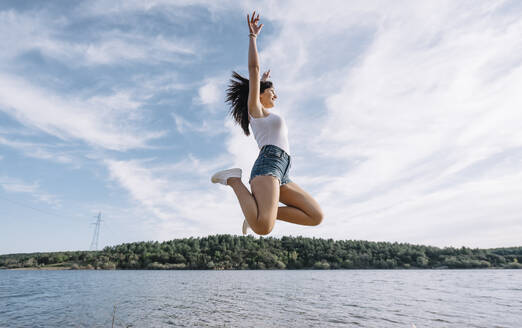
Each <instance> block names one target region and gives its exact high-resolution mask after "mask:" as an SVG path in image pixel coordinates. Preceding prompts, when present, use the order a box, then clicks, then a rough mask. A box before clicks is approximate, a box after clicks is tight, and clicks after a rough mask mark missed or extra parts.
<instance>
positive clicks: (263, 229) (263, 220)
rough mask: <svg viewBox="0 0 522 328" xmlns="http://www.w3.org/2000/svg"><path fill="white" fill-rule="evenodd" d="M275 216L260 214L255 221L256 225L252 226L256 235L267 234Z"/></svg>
mask: <svg viewBox="0 0 522 328" xmlns="http://www.w3.org/2000/svg"><path fill="white" fill-rule="evenodd" d="M274 224H275V218H271V217H269V216H265V215H261V216H260V217H259V218H258V219H257V222H256V226H255V227H252V230H254V232H255V233H257V234H258V235H268V234H269V233H270V232H271V231H272V229H274Z"/></svg>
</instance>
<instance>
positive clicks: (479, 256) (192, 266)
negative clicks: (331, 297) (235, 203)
mask: <svg viewBox="0 0 522 328" xmlns="http://www.w3.org/2000/svg"><path fill="white" fill-rule="evenodd" d="M494 268H498V269H522V247H521V246H516V247H503V248H491V249H479V248H468V247H460V248H455V247H445V248H440V247H434V246H425V245H413V244H408V243H397V242H394V243H391V242H373V241H365V240H333V239H323V238H307V237H300V236H299V237H287V236H284V237H281V238H274V237H259V238H256V237H253V236H234V235H213V236H208V237H197V238H195V237H190V238H183V239H174V240H170V241H165V242H161V243H160V242H157V241H149V242H134V243H126V244H121V245H116V246H110V247H105V248H104V249H103V250H101V251H66V252H45V253H23V254H6V255H0V269H18V270H115V269H124V270H125V269H128V270H265V269H267V270H272V269H275V270H284V269H291V270H299V269H316V270H332V269H398V270H408V269H494Z"/></svg>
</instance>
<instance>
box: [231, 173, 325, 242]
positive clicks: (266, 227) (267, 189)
mask: <svg viewBox="0 0 522 328" xmlns="http://www.w3.org/2000/svg"><path fill="white" fill-rule="evenodd" d="M254 179H257V181H255V182H256V184H255V187H254V180H253V181H252V190H253V192H254V193H255V194H257V195H258V197H257V198H258V199H257V200H256V197H255V196H254V195H253V194H252V193H250V191H249V190H248V189H247V188H246V186H245V185H244V184H243V182H242V181H241V179H240V178H229V179H228V180H227V184H228V185H229V186H231V187H232V189H233V190H234V192H235V194H236V196H237V199H238V200H239V204H240V206H241V210H242V211H243V215H244V216H245V219H246V220H247V222H248V224H249V225H250V227H251V228H252V230H254V232H255V233H257V234H260V235H266V234H268V233H270V231H272V228H273V226H274V223H275V220H276V219H279V220H282V221H286V222H290V223H294V224H300V225H307V226H314V225H318V224H319V223H321V221H322V212H321V209H320V207H319V204H317V202H316V201H315V200H314V199H313V198H311V196H310V195H308V194H307V193H306V192H305V191H304V190H302V189H301V188H300V187H299V186H297V184H295V183H293V182H291V183H289V184H286V185H284V186H282V187H279V183H278V181H277V178H274V177H269V176H259V177H256V178H254ZM254 189H255V190H254ZM279 201H281V202H282V203H284V204H287V205H288V206H280V207H277V206H278V204H279ZM274 204H275V205H274ZM298 206H299V207H298ZM301 207H302V208H304V209H305V210H303V209H301ZM259 208H261V211H259ZM259 212H261V215H260V214H259Z"/></svg>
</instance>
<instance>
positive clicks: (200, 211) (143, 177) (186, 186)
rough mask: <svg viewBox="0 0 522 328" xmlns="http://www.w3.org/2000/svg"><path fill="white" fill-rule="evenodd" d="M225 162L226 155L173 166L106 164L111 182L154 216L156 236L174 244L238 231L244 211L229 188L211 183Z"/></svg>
mask: <svg viewBox="0 0 522 328" xmlns="http://www.w3.org/2000/svg"><path fill="white" fill-rule="evenodd" d="M224 161H227V160H226V158H225V157H224V156H222V157H221V159H220V160H216V159H212V160H210V161H203V160H200V159H198V158H196V157H195V156H193V155H189V156H188V158H186V159H184V160H182V161H180V162H177V163H175V164H173V165H157V164H156V165H154V164H152V163H151V162H150V161H137V160H131V161H116V160H107V161H105V164H106V165H107V168H108V169H109V172H110V176H111V179H113V180H114V181H116V182H118V183H119V184H120V185H121V186H122V187H123V188H124V189H125V190H127V191H128V192H129V195H130V196H131V198H132V199H133V200H134V201H135V202H136V205H138V204H139V205H141V206H142V207H143V208H144V209H146V210H147V211H148V213H150V214H151V215H152V221H154V222H155V229H156V237H157V238H158V239H172V238H177V237H188V236H198V235H208V234H216V233H230V232H233V231H237V232H238V233H239V232H240V227H241V223H242V212H241V209H240V208H239V204H238V203H237V199H236V198H235V195H234V193H233V191H232V189H230V187H225V186H222V185H219V186H218V185H215V184H212V183H211V182H210V176H211V174H212V173H213V172H214V171H215V170H217V169H218V168H220V167H221V166H222V163H223V162H224ZM144 219H145V218H144ZM147 220H150V219H147Z"/></svg>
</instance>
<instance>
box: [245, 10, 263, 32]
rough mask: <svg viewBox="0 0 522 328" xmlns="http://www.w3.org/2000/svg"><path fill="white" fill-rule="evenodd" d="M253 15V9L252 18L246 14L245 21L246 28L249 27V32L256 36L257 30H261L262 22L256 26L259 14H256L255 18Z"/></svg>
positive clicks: (254, 14)
mask: <svg viewBox="0 0 522 328" xmlns="http://www.w3.org/2000/svg"><path fill="white" fill-rule="evenodd" d="M255 16H256V11H255V10H254V13H253V14H252V18H250V17H249V15H248V14H247V22H248V28H249V29H250V33H252V34H254V35H255V36H257V35H258V34H259V32H260V31H261V29H262V28H263V24H261V25H259V26H257V23H258V22H259V14H257V18H256V17H255Z"/></svg>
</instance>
